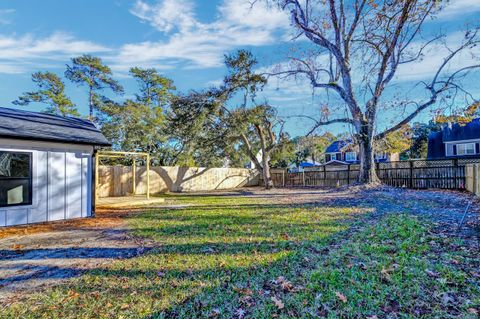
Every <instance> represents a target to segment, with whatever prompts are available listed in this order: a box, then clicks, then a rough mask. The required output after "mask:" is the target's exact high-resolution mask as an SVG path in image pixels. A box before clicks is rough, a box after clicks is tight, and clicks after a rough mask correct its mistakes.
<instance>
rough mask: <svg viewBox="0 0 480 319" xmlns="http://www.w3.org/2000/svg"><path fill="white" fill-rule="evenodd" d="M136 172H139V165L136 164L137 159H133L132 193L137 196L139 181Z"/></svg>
mask: <svg viewBox="0 0 480 319" xmlns="http://www.w3.org/2000/svg"><path fill="white" fill-rule="evenodd" d="M136 172H137V163H136V158H135V157H134V158H133V164H132V193H133V195H135V194H136V193H137V181H136V180H135V179H136V175H137V174H136Z"/></svg>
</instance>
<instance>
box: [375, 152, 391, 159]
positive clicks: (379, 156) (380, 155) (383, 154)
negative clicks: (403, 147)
mask: <svg viewBox="0 0 480 319" xmlns="http://www.w3.org/2000/svg"><path fill="white" fill-rule="evenodd" d="M387 158H388V156H387V153H386V152H380V153H375V160H384V159H387Z"/></svg>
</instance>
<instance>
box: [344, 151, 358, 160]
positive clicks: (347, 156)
mask: <svg viewBox="0 0 480 319" xmlns="http://www.w3.org/2000/svg"><path fill="white" fill-rule="evenodd" d="M356 160H357V153H356V152H347V153H345V161H347V162H354V161H356Z"/></svg>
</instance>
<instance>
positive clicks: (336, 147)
mask: <svg viewBox="0 0 480 319" xmlns="http://www.w3.org/2000/svg"><path fill="white" fill-rule="evenodd" d="M351 143H352V141H351V140H340V141H335V142H333V143H332V144H330V145H329V146H328V147H327V149H326V150H325V153H339V152H341V151H342V149H343V148H344V147H345V146H347V145H348V144H351Z"/></svg>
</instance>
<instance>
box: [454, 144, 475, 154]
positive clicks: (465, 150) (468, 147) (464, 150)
mask: <svg viewBox="0 0 480 319" xmlns="http://www.w3.org/2000/svg"><path fill="white" fill-rule="evenodd" d="M475 147H476V146H475V143H463V144H457V155H460V156H461V155H474V154H475Z"/></svg>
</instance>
